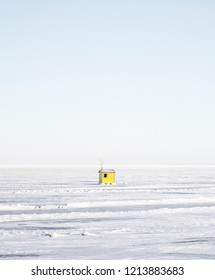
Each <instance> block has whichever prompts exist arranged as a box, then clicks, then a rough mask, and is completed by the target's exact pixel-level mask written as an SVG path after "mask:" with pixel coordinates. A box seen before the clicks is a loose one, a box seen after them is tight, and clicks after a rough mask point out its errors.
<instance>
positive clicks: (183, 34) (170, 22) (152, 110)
mask: <svg viewBox="0 0 215 280" xmlns="http://www.w3.org/2000/svg"><path fill="white" fill-rule="evenodd" d="M214 34H215V2H214V1H212V0H211V1H209V0H208V1H207V0H204V1H198V0H195V1H194V0H193V1H192V0H191V1H187V0H186V1H185V0H180V1H178V0H169V1H168V0H157V1H153V0H148V1H145V0H129V1H128V0H114V1H112V0H109V1H101V0H97V1H95V0H61V1H57V0H45V1H44V0H37V1H27V0H13V1H10V0H7V1H6V0H5V1H4V0H3V1H0V65H1V67H0V133H1V134H0V164H97V162H98V158H103V159H104V161H105V163H107V164H112V163H113V164H215V125H214V124H215V79H214V74H215V54H214V50H215V36H214Z"/></svg>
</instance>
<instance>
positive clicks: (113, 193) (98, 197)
mask: <svg viewBox="0 0 215 280" xmlns="http://www.w3.org/2000/svg"><path fill="white" fill-rule="evenodd" d="M114 169H115V170H116V185H113V186H101V185H98V169H97V168H96V167H67V168H63V167H61V168H57V167H56V168H54V167H49V168H33V167H32V168H24V167H23V168H18V167H17V168H0V244H1V246H0V259H215V166H175V167H174V166H173V167H169V166H163V167H162V166H155V167H153V166H151V167H150V166H146V167H115V166H114Z"/></svg>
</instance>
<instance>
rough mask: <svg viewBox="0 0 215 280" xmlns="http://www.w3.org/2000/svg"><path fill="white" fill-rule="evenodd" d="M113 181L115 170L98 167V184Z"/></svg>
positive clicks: (112, 182) (110, 183)
mask: <svg viewBox="0 0 215 280" xmlns="http://www.w3.org/2000/svg"><path fill="white" fill-rule="evenodd" d="M114 183H115V170H113V169H103V168H102V169H100V170H99V184H105V185H112V184H114Z"/></svg>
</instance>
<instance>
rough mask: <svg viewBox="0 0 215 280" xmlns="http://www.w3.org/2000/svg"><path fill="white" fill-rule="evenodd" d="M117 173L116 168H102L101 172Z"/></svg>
mask: <svg viewBox="0 0 215 280" xmlns="http://www.w3.org/2000/svg"><path fill="white" fill-rule="evenodd" d="M101 172H102V173H110V172H111V173H115V172H116V171H115V170H114V169H100V170H99V173H101Z"/></svg>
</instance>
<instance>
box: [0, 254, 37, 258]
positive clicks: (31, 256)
mask: <svg viewBox="0 0 215 280" xmlns="http://www.w3.org/2000/svg"><path fill="white" fill-rule="evenodd" d="M37 257H40V255H37V254H5V255H0V259H17V258H37Z"/></svg>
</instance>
